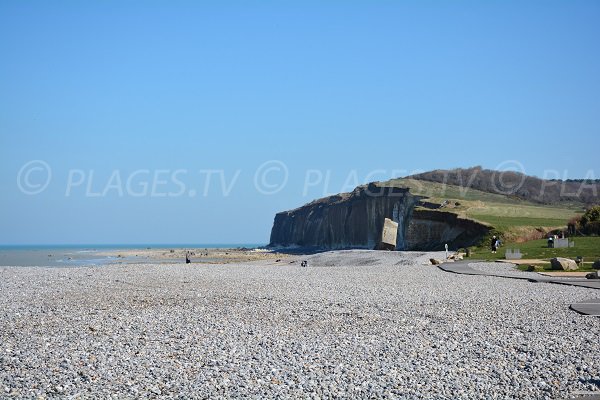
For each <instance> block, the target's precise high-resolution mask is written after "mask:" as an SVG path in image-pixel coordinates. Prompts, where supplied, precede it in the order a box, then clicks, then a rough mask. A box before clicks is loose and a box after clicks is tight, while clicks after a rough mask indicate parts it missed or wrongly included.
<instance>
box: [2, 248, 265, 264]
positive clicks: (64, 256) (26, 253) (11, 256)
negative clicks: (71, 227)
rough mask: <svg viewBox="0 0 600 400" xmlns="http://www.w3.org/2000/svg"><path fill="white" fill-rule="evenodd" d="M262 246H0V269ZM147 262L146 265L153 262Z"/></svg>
mask: <svg viewBox="0 0 600 400" xmlns="http://www.w3.org/2000/svg"><path fill="white" fill-rule="evenodd" d="M264 246H265V244H260V243H243V244H237V243H236V244H231V243H229V244H226V243H216V244H215V243H213V244H77V245H0V266H16V267H36V266H39V267H79V266H83V265H90V266H100V265H106V264H115V263H123V262H136V261H137V262H140V261H139V259H137V260H135V259H127V258H119V257H117V256H107V255H106V253H114V252H118V251H129V250H134V251H135V250H151V249H174V250H177V249H239V248H246V249H254V248H259V247H264ZM151 261H152V260H146V261H145V262H151Z"/></svg>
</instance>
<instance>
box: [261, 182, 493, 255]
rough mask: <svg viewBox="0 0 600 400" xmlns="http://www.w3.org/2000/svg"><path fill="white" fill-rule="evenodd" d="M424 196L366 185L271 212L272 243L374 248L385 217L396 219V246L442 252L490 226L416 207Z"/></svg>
mask: <svg viewBox="0 0 600 400" xmlns="http://www.w3.org/2000/svg"><path fill="white" fill-rule="evenodd" d="M421 199H422V198H421V197H420V196H415V195H413V194H411V193H410V192H409V189H406V188H392V187H377V186H376V185H374V184H370V185H368V186H366V187H359V188H357V189H355V190H354V191H353V192H352V193H345V194H342V195H336V196H331V197H327V198H324V199H320V200H316V201H314V202H312V203H309V204H306V205H304V206H302V207H300V208H297V209H295V210H291V211H284V212H281V213H278V214H277V215H276V216H275V221H274V224H273V229H272V230H271V240H270V246H273V247H290V246H299V247H303V248H318V249H343V248H364V249H373V248H375V247H376V245H377V243H378V241H379V240H380V238H381V233H382V229H383V224H384V220H385V218H389V219H391V220H392V221H394V222H396V223H398V232H397V238H396V249H397V250H441V249H443V248H444V244H446V243H447V244H448V245H449V246H450V247H451V248H457V247H466V246H470V245H472V244H475V243H477V242H478V241H479V240H480V239H481V238H482V237H483V236H484V235H485V234H486V233H487V232H488V231H489V228H488V227H486V226H484V225H481V224H478V223H476V222H474V221H470V220H466V219H461V218H458V217H457V216H456V215H455V214H453V213H450V212H441V211H432V210H415V206H417V205H418V204H419V202H420V200H421Z"/></svg>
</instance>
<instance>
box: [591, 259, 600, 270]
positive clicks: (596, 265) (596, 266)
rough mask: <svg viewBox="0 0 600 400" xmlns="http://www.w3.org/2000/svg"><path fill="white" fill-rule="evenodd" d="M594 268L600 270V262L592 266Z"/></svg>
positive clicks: (597, 261)
mask: <svg viewBox="0 0 600 400" xmlns="http://www.w3.org/2000/svg"><path fill="white" fill-rule="evenodd" d="M592 268H594V269H600V260H596V261H595V262H594V263H593V264H592Z"/></svg>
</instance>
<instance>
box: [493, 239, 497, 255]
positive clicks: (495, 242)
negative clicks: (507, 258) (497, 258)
mask: <svg viewBox="0 0 600 400" xmlns="http://www.w3.org/2000/svg"><path fill="white" fill-rule="evenodd" d="M496 250H498V239H496V236H492V253H493V254H496Z"/></svg>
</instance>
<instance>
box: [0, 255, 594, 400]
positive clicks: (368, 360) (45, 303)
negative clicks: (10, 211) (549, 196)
mask: <svg viewBox="0 0 600 400" xmlns="http://www.w3.org/2000/svg"><path fill="white" fill-rule="evenodd" d="M436 256H437V257H438V258H439V254H432V253H427V254H426V253H397V252H372V251H343V252H330V253H325V254H318V255H314V256H310V257H305V258H304V259H307V260H308V261H309V267H308V268H302V267H300V265H299V264H300V261H301V260H302V259H301V258H290V259H284V260H282V261H281V262H278V263H275V262H266V261H263V262H260V263H250V264H246V265H223V266H215V265H211V266H200V265H191V266H185V265H124V266H108V267H94V268H71V269H57V268H22V267H18V268H11V267H1V268H0V277H1V281H0V282H1V283H0V322H1V323H0V397H1V398H11V397H19V398H23V397H25V398H35V397H37V396H41V397H63V396H65V397H66V396H72V398H93V397H96V398H131V397H139V396H143V397H156V398H182V399H183V398H196V397H197V398H207V397H210V398H219V397H222V398H232V397H247V398H276V397H280V398H298V397H300V398H330V397H346V398H350V397H352V398H379V397H388V398H411V399H412V398H436V399H437V398H439V399H443V398H446V399H455V398H465V399H471V398H472V399H490V398H502V399H504V398H507V399H508V398H527V399H530V398H536V399H538V398H540V399H543V398H547V399H556V398H566V397H567V396H568V395H569V394H571V393H573V392H576V391H597V392H598V391H600V351H598V333H599V332H600V318H596V317H585V316H581V315H579V314H577V313H575V312H572V311H570V310H569V309H568V306H569V304H570V303H573V302H577V301H581V300H584V299H588V298H595V297H600V296H599V294H598V291H597V290H592V289H584V288H578V287H569V286H561V285H550V284H543V283H537V284H535V283H529V282H527V281H519V280H511V279H502V278H494V277H486V276H467V275H458V274H451V273H446V272H443V271H441V270H439V269H438V268H436V267H434V266H425V265H423V264H424V263H425V262H426V260H427V259H429V258H430V257H436ZM292 260H294V261H295V262H294V263H293V264H290V261H292Z"/></svg>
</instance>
